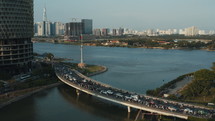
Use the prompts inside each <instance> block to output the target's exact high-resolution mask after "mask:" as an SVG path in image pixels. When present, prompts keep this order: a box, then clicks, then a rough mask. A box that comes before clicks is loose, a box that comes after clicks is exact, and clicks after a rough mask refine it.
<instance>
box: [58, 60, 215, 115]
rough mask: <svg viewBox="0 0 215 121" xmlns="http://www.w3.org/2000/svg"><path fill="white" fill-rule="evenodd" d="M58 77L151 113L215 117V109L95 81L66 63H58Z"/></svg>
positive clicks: (91, 92)
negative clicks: (138, 92)
mask: <svg viewBox="0 0 215 121" xmlns="http://www.w3.org/2000/svg"><path fill="white" fill-rule="evenodd" d="M55 72H56V75H57V77H58V78H59V79H60V80H61V81H62V82H64V83H65V84H67V85H69V86H71V87H73V88H75V89H76V90H77V94H79V91H82V92H85V93H87V94H89V95H92V96H95V97H98V98H101V99H104V100H107V101H111V102H114V103H117V104H121V105H124V106H127V107H128V112H130V111H131V108H135V109H139V110H143V111H147V112H150V113H155V114H160V115H165V116H171V117H177V118H181V119H188V117H189V116H192V117H198V118H214V116H215V111H214V110H211V109H207V108H204V107H200V106H195V105H191V104H185V103H180V102H175V101H169V100H165V99H160V98H156V97H151V96H147V95H143V94H137V93H134V92H129V91H126V90H122V89H118V88H115V87H112V86H110V85H107V84H104V83H101V82H98V81H95V80H93V79H91V78H89V77H86V76H85V75H82V74H81V73H79V72H78V71H76V70H74V69H71V68H69V67H68V66H65V65H62V64H61V65H56V66H55Z"/></svg>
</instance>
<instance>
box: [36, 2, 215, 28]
mask: <svg viewBox="0 0 215 121" xmlns="http://www.w3.org/2000/svg"><path fill="white" fill-rule="evenodd" d="M34 3H35V6H34V9H35V22H38V21H42V16H43V14H42V13H43V8H44V6H45V3H46V8H47V15H48V20H50V21H61V22H69V21H71V20H72V18H89V19H93V23H94V28H104V27H108V28H118V27H124V28H131V29H137V30H144V29H149V28H152V29H156V28H160V29H168V28H176V29H179V28H185V27H190V26H197V27H199V28H200V29H206V30H208V29H211V30H215V0H46V2H45V0H34Z"/></svg>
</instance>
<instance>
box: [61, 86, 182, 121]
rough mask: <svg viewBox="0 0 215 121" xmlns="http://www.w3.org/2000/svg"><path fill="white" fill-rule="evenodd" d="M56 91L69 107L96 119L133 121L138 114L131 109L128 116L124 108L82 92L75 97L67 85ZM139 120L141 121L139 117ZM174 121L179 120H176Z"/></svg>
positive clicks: (152, 120) (149, 119)
mask: <svg viewBox="0 0 215 121" xmlns="http://www.w3.org/2000/svg"><path fill="white" fill-rule="evenodd" d="M58 90H59V93H60V94H61V95H62V97H63V98H64V99H65V100H66V101H67V102H69V103H70V104H71V105H73V106H75V107H76V108H78V109H80V110H82V111H84V112H87V113H90V114H92V115H95V116H96V117H102V118H104V119H107V120H110V121H134V120H135V118H136V116H137V114H138V110H136V109H132V111H131V113H130V114H128V112H127V107H125V106H122V105H118V104H115V103H111V102H109V101H105V100H102V99H99V98H97V97H93V96H90V95H88V94H85V93H83V92H82V93H81V94H80V95H79V96H77V94H76V90H75V89H74V88H71V87H69V86H67V85H62V86H59V87H58ZM143 113H148V112H143ZM158 118H159V116H155V115H145V116H144V119H145V120H141V121H157V120H158ZM139 119H142V118H141V116H140V117H139ZM165 119H169V120H174V118H171V117H165ZM138 121H140V120H138ZM176 121H181V120H180V119H176Z"/></svg>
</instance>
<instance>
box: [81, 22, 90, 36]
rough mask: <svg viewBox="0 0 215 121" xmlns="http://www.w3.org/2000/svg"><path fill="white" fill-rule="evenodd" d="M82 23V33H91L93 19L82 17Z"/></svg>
mask: <svg viewBox="0 0 215 121" xmlns="http://www.w3.org/2000/svg"><path fill="white" fill-rule="evenodd" d="M81 22H82V23H83V34H93V20H92V19H82V20H81Z"/></svg>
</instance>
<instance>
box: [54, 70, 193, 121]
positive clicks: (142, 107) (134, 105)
mask: <svg viewBox="0 0 215 121" xmlns="http://www.w3.org/2000/svg"><path fill="white" fill-rule="evenodd" d="M70 71H71V72H72V73H73V74H74V73H75V74H76V75H78V76H79V77H81V78H83V79H86V80H90V81H92V82H93V83H96V84H99V85H102V86H104V87H107V88H111V89H114V90H120V91H122V92H128V91H125V90H121V89H118V88H113V87H111V86H110V85H107V84H103V83H100V82H97V81H95V80H92V79H91V78H89V77H86V76H84V75H82V74H81V73H79V72H78V71H76V70H73V69H70ZM56 75H57V77H58V78H59V79H60V80H61V81H62V82H64V83H65V84H67V85H69V86H71V87H73V88H75V89H77V90H80V91H82V92H85V93H87V94H90V95H92V96H95V97H98V98H101V99H104V100H108V101H111V102H114V103H117V104H121V105H124V106H128V107H129V108H130V107H132V108H135V109H140V110H144V111H148V112H151V113H158V114H161V115H165V116H172V117H177V118H181V119H188V116H190V115H189V114H185V113H178V112H174V111H167V110H162V109H159V108H154V107H150V106H146V105H143V104H139V103H137V102H132V101H127V100H122V99H120V98H116V97H115V96H110V95H105V94H101V93H100V92H97V91H93V90H90V89H88V88H84V87H82V86H80V85H79V84H76V83H73V82H71V81H70V80H68V79H65V78H64V77H62V76H61V74H59V73H56ZM129 94H136V93H134V92H129ZM142 96H145V97H146V98H151V99H154V100H157V99H158V98H155V97H151V96H146V95H142ZM162 101H166V100H164V99H162ZM171 103H177V102H174V101H173V102H171ZM185 105H186V104H185ZM187 105H188V106H189V104H187ZM191 116H192V115H191Z"/></svg>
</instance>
